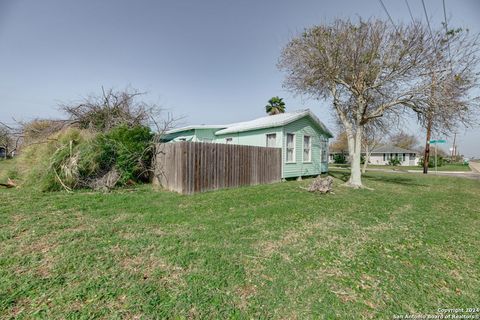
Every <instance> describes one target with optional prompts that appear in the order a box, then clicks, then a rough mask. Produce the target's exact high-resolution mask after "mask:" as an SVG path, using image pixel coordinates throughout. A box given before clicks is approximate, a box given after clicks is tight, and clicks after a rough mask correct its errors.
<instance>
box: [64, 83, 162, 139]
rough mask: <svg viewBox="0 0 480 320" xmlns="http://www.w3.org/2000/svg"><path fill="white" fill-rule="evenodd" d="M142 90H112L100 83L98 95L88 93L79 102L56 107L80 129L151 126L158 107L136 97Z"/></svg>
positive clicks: (96, 129) (102, 129) (103, 130)
mask: <svg viewBox="0 0 480 320" xmlns="http://www.w3.org/2000/svg"><path fill="white" fill-rule="evenodd" d="M143 94H144V93H143V92H139V91H138V90H135V89H126V90H123V91H114V90H113V89H108V90H105V89H104V88H103V87H102V94H101V95H99V96H89V97H87V98H85V99H84V100H83V101H82V102H81V103H79V104H73V105H72V104H62V105H60V109H61V110H62V111H63V112H65V113H66V114H67V115H68V117H69V120H70V121H72V122H73V123H76V124H78V125H79V127H80V128H82V129H93V130H95V131H101V132H105V131H108V130H110V129H112V128H114V127H117V126H119V125H126V126H128V127H135V126H151V125H152V121H155V120H154V119H155V118H156V117H157V116H158V115H159V114H160V112H161V109H160V108H159V107H158V106H157V105H154V104H148V103H146V102H143V101H138V99H137V98H138V97H139V96H141V95H143Z"/></svg>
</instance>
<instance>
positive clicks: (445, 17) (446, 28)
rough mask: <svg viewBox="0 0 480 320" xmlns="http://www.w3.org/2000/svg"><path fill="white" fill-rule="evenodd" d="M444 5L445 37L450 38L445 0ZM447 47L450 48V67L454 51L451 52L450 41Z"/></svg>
mask: <svg viewBox="0 0 480 320" xmlns="http://www.w3.org/2000/svg"><path fill="white" fill-rule="evenodd" d="M442 4H443V18H444V20H445V24H444V26H445V36H446V37H447V38H448V25H447V9H445V0H443V1H442ZM447 47H448V58H449V59H450V61H449V62H450V67H451V63H452V51H451V50H450V41H449V40H448V39H447Z"/></svg>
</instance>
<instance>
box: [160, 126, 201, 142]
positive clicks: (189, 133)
mask: <svg viewBox="0 0 480 320" xmlns="http://www.w3.org/2000/svg"><path fill="white" fill-rule="evenodd" d="M194 137H195V130H194V129H192V130H185V131H180V132H175V133H169V134H167V135H165V137H164V139H165V140H167V141H172V142H175V141H179V139H185V140H186V141H193V139H194Z"/></svg>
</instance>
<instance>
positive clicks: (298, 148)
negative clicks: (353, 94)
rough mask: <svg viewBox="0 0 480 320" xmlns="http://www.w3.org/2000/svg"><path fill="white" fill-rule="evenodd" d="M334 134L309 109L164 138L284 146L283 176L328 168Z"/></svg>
mask: <svg viewBox="0 0 480 320" xmlns="http://www.w3.org/2000/svg"><path fill="white" fill-rule="evenodd" d="M332 137H333V135H332V133H331V132H330V130H328V129H327V127H325V125H324V124H323V123H322V122H321V121H320V120H319V119H318V118H317V117H316V116H315V115H314V114H313V113H312V112H311V111H310V110H308V109H307V110H300V111H295V112H288V113H281V114H277V115H271V116H266V117H262V118H258V119H255V120H251V121H245V122H238V123H232V124H229V125H198V126H187V127H183V128H178V129H173V130H170V131H167V133H166V135H165V137H164V138H163V140H164V141H165V142H175V141H193V142H212V143H226V144H230V143H231V144H240V145H250V146H260V147H274V148H281V149H282V159H283V161H282V178H292V177H301V176H310V175H318V174H320V173H322V172H327V171H328V139H329V138H332Z"/></svg>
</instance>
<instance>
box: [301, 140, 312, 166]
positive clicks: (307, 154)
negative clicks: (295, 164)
mask: <svg viewBox="0 0 480 320" xmlns="http://www.w3.org/2000/svg"><path fill="white" fill-rule="evenodd" d="M310 161H312V138H311V137H310V136H303V162H310Z"/></svg>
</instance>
